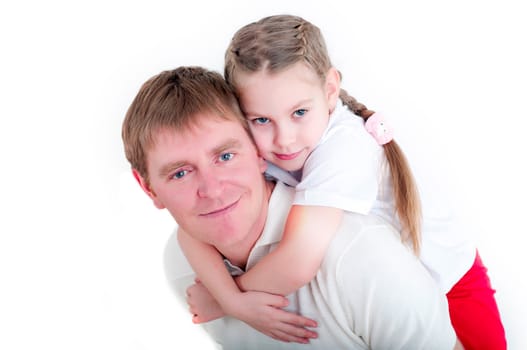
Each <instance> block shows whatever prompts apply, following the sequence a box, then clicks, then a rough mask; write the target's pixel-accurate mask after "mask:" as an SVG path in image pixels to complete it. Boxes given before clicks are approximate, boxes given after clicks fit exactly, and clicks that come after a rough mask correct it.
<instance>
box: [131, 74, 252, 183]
mask: <svg viewBox="0 0 527 350" xmlns="http://www.w3.org/2000/svg"><path fill="white" fill-rule="evenodd" d="M204 113H212V114H214V115H215V116H217V117H218V118H224V119H229V120H237V121H239V122H240V123H241V124H242V125H243V127H244V128H245V130H246V131H247V133H248V134H249V135H250V132H249V129H248V126H247V121H246V120H245V118H244V117H243V114H242V112H241V110H240V107H239V105H238V101H237V100H236V97H235V96H234V93H233V91H232V90H231V88H230V87H229V85H228V84H227V83H226V82H225V80H224V79H223V77H222V76H221V75H220V74H219V73H216V72H213V71H210V70H206V69H204V68H201V67H179V68H176V69H174V70H169V71H164V72H161V73H160V74H158V75H156V76H154V77H152V78H150V79H149V80H148V81H147V82H145V83H144V84H143V85H142V87H141V89H140V90H139V92H138V94H137V96H136V97H135V99H134V101H133V102H132V104H131V105H130V107H129V108H128V112H127V113H126V117H125V119H124V121H123V126H122V139H123V143H124V151H125V155H126V158H127V159H128V161H129V162H130V164H131V166H132V168H134V169H136V170H137V171H138V172H139V174H140V175H141V176H142V177H143V178H144V179H146V180H147V181H148V171H147V159H146V154H147V151H148V150H149V149H151V147H153V146H154V145H155V136H156V134H157V133H158V132H159V131H160V130H162V129H172V130H176V131H179V130H186V129H189V128H190V127H192V126H195V125H196V124H197V123H198V122H199V120H198V118H197V116H198V115H203V114H204Z"/></svg>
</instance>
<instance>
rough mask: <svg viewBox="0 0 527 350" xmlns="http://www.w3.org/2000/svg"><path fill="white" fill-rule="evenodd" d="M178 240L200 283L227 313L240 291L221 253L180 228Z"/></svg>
mask: <svg viewBox="0 0 527 350" xmlns="http://www.w3.org/2000/svg"><path fill="white" fill-rule="evenodd" d="M178 241H179V245H180V246H181V249H182V250H183V253H184V254H185V257H186V258H187V260H188V262H189V263H190V266H192V269H193V270H194V272H195V273H196V275H197V277H198V278H199V279H200V281H201V283H203V285H204V286H205V287H206V288H207V290H208V291H209V293H210V294H211V295H212V296H213V297H214V299H216V301H217V302H218V304H219V305H220V306H221V308H222V309H223V311H224V312H225V313H227V314H229V312H230V307H231V304H233V303H236V300H237V296H239V295H240V294H241V291H240V289H239V288H238V286H237V285H236V283H235V282H234V280H233V278H232V277H231V275H230V274H229V272H228V271H227V269H226V268H225V264H224V262H223V258H222V256H221V254H220V253H219V252H218V251H217V250H216V248H214V247H213V246H211V245H209V244H206V243H203V242H201V241H198V240H197V239H195V238H194V237H192V236H191V235H189V234H188V233H187V232H185V231H184V230H183V229H181V228H179V229H178Z"/></svg>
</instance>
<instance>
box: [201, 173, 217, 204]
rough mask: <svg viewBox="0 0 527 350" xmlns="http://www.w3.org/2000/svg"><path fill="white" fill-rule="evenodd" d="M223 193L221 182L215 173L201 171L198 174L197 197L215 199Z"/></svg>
mask: <svg viewBox="0 0 527 350" xmlns="http://www.w3.org/2000/svg"><path fill="white" fill-rule="evenodd" d="M222 192H223V181H222V179H221V177H220V175H219V174H218V172H217V171H213V170H208V171H201V172H200V174H199V184H198V196H199V197H202V198H217V197H219V196H220V195H221V194H222Z"/></svg>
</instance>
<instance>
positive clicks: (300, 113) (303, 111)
mask: <svg viewBox="0 0 527 350" xmlns="http://www.w3.org/2000/svg"><path fill="white" fill-rule="evenodd" d="M306 113H307V109H302V108H301V109H297V110H296V111H295V113H294V115H295V116H297V117H303V116H304V115H305V114H306Z"/></svg>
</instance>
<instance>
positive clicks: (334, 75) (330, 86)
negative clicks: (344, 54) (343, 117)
mask: <svg viewBox="0 0 527 350" xmlns="http://www.w3.org/2000/svg"><path fill="white" fill-rule="evenodd" d="M325 87H326V94H327V98H328V104H329V110H330V112H333V110H334V109H335V106H336V105H337V100H338V98H339V94H340V73H339V71H338V70H337V69H336V68H335V67H331V68H330V69H329V71H328V73H327V74H326V84H325Z"/></svg>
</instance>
